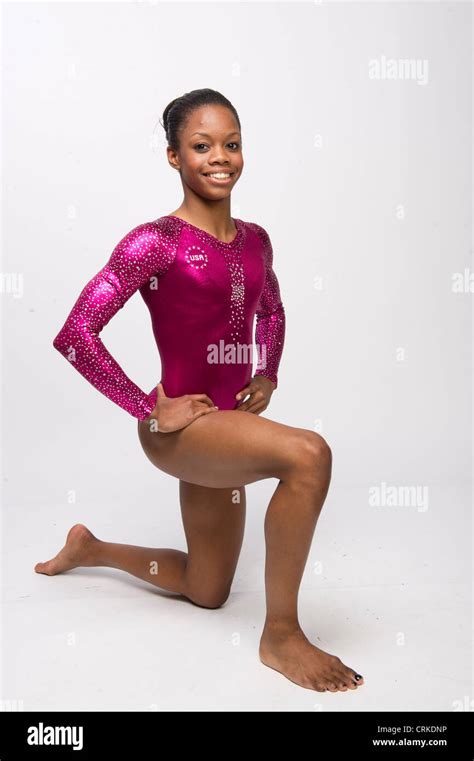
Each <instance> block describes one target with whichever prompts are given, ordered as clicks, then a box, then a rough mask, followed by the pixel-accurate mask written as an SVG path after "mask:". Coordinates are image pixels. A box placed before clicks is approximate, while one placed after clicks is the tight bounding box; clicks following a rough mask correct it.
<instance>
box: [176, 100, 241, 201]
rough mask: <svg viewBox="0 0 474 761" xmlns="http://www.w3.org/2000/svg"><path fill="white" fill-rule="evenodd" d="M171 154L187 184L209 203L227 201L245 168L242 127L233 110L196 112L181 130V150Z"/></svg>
mask: <svg viewBox="0 0 474 761" xmlns="http://www.w3.org/2000/svg"><path fill="white" fill-rule="evenodd" d="M167 154H168V161H169V163H170V164H171V165H172V166H173V167H175V168H176V169H178V170H179V173H180V175H181V180H182V182H183V185H187V186H188V187H189V188H191V189H192V190H193V191H194V192H195V193H196V194H197V195H199V196H201V197H203V198H206V199H208V200H220V199H222V198H226V197H227V196H228V195H230V192H231V190H232V188H233V187H234V185H235V183H236V182H237V180H238V178H239V177H240V175H241V172H242V169H243V166H244V159H243V156H242V140H241V136H240V131H239V125H238V124H237V122H236V120H235V117H234V115H233V113H232V111H231V110H230V109H229V108H226V107H225V106H220V105H208V106H200V107H199V108H196V109H194V111H192V113H191V115H190V116H189V118H188V120H187V122H186V124H185V126H184V128H183V129H182V130H181V133H180V137H179V151H178V152H176V151H174V150H173V149H172V148H167ZM212 174H214V175H215V174H218V175H226V176H225V177H220V176H218V177H212V176H210V175H212ZM227 175H229V176H227Z"/></svg>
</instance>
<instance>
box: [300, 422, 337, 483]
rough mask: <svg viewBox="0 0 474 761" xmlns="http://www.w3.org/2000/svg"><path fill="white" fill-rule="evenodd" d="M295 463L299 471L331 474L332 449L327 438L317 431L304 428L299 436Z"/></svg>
mask: <svg viewBox="0 0 474 761" xmlns="http://www.w3.org/2000/svg"><path fill="white" fill-rule="evenodd" d="M295 465H296V468H297V469H298V470H299V471H303V472H305V473H306V474H308V475H310V476H311V475H314V476H317V475H318V474H321V473H326V474H330V472H331V466H332V451H331V448H330V446H329V444H328V443H327V441H326V439H324V438H323V437H322V436H321V435H320V434H319V433H316V432H315V431H310V430H306V429H303V430H302V431H301V434H300V437H299V442H298V447H297V456H296V458H295Z"/></svg>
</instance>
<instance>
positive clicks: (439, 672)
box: [1, 476, 473, 711]
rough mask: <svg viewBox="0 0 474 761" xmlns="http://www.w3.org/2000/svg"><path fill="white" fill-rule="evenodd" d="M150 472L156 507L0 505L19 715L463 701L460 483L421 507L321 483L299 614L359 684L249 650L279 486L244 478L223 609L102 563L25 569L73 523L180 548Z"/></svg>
mask: <svg viewBox="0 0 474 761" xmlns="http://www.w3.org/2000/svg"><path fill="white" fill-rule="evenodd" d="M162 478H163V485H164V484H165V482H166V490H167V491H166V493H167V495H168V496H167V502H166V504H165V503H164V502H163V505H162V513H161V514H158V513H157V510H156V509H155V508H154V509H153V510H152V509H151V507H150V505H146V504H144V505H143V507H142V508H137V507H134V508H133V509H132V510H130V507H129V505H126V504H121V503H117V502H112V501H111V503H110V504H101V505H96V506H91V505H89V506H88V507H87V508H86V509H85V508H84V506H83V505H82V506H81V508H80V509H79V508H78V507H74V506H69V507H68V509H67V510H66V509H65V508H64V505H61V506H60V507H59V506H55V505H51V506H50V507H45V506H44V505H41V503H39V504H38V505H37V506H36V507H37V510H36V511H34V510H33V509H32V506H31V505H29V506H28V508H25V507H19V506H15V505H11V506H9V507H6V508H4V513H3V543H4V554H3V592H4V601H3V632H2V634H3V638H2V651H3V663H4V672H3V688H2V696H1V697H2V700H3V701H6V703H5V704H6V705H8V704H9V703H10V702H11V704H15V701H16V702H17V704H18V705H20V706H21V708H22V709H23V710H25V711H27V710H28V711H30V710H33V711H34V710H53V711H59V710H66V711H75V710H85V711H104V710H115V711H120V710H125V711H153V710H154V711H170V710H184V711H211V710H212V711H215V710H217V711H235V710H243V711H247V710H248V711H317V710H330V711H373V710H382V711H389V710H394V711H405V710H415V711H446V710H447V711H455V710H472V709H473V701H472V698H473V689H472V669H471V658H472V655H471V641H472V633H471V612H472V598H471V569H470V530H469V528H470V516H471V505H470V496H469V492H468V489H467V488H466V490H465V491H464V492H463V491H462V490H459V489H453V488H451V489H447V488H444V489H443V488H441V487H437V486H436V485H433V486H432V487H431V491H430V505H429V509H428V510H426V511H424V512H420V511H418V510H417V509H416V508H413V507H410V508H401V507H398V508H397V509H395V508H387V507H385V508H374V507H369V506H368V502H367V489H364V488H361V487H360V486H358V487H353V488H350V487H345V488H338V487H337V486H334V485H333V486H332V488H331V490H330V494H329V496H328V499H327V501H326V504H325V507H324V510H323V513H322V514H321V517H320V520H319V523H318V527H317V530H316V534H315V537H314V540H313V544H312V547H311V551H310V556H309V558H308V563H307V566H306V569H305V573H304V576H303V581H302V585H301V591H300V597H299V613H300V621H301V624H302V625H303V628H304V630H305V632H306V634H307V636H308V637H309V638H310V639H311V640H312V641H313V642H314V643H315V644H317V645H318V646H320V647H322V648H323V649H325V650H327V651H329V652H331V653H334V654H336V655H338V656H339V657H340V658H341V659H342V660H343V661H344V662H345V663H346V664H347V665H350V666H352V667H354V668H355V669H357V670H358V671H359V672H360V673H361V674H363V676H364V678H365V685H364V686H363V687H360V688H359V689H358V690H356V691H348V692H345V693H318V692H314V691H311V690H307V689H303V688H301V687H299V686H297V685H295V684H293V683H292V682H290V681H289V680H287V679H286V678H284V677H283V676H282V675H280V674H278V673H277V672H276V671H273V670H272V669H269V668H267V667H265V666H263V665H262V664H261V662H260V660H259V658H258V641H259V636H260V632H261V627H262V622H263V619H264V610H265V597H264V585H263V566H264V549H265V548H264V536H263V518H264V515H265V509H266V504H267V502H268V499H269V497H270V496H271V494H272V492H273V489H274V488H275V486H276V483H277V482H276V481H266V482H262V483H260V484H254V485H251V486H249V487H247V526H246V536H245V540H244V547H243V549H242V553H241V556H240V560H239V566H238V569H237V573H236V577H235V581H234V586H233V592H232V594H231V596H230V598H229V600H228V601H227V603H226V604H225V606H224V607H222V608H220V609H216V610H206V609H202V608H198V607H196V606H194V605H192V604H190V603H189V602H187V601H186V600H184V599H183V598H180V597H176V596H173V595H171V594H170V593H167V592H163V591H161V590H158V589H156V588H155V587H153V586H152V585H150V584H147V583H146V582H142V581H141V580H139V579H135V578H134V577H131V576H129V575H127V574H125V573H123V572H121V571H118V570H115V569H109V568H82V569H76V570H73V571H70V572H68V573H66V574H62V575H60V576H56V577H47V576H44V575H39V574H36V573H35V572H34V570H33V567H34V565H35V563H36V562H37V561H38V560H46V559H48V558H49V557H51V556H52V555H53V554H55V552H56V551H57V550H58V549H59V548H60V547H61V546H62V544H63V542H64V538H65V535H66V533H67V530H68V528H69V527H70V526H71V525H73V523H76V522H83V523H85V524H86V525H88V526H89V527H90V528H91V530H92V531H93V532H94V533H95V534H96V535H97V536H99V537H100V538H101V539H108V540H110V541H121V542H127V543H134V544H141V545H145V546H157V547H159V546H163V547H177V548H179V549H185V543H184V539H183V533H182V529H181V523H180V515H179V507H177V501H176V499H177V497H176V496H175V495H174V488H175V485H176V482H174V481H173V479H169V478H168V477H166V476H162ZM173 498H174V500H175V504H174V505H173V504H172V502H173ZM151 513H153V517H152V518H150V514H151ZM141 515H143V519H141ZM26 516H28V517H26ZM147 516H148V517H147ZM5 704H4V705H5Z"/></svg>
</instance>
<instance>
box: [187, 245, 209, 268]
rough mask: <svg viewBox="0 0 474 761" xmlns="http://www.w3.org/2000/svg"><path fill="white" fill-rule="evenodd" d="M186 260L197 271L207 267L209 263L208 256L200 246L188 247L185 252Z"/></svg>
mask: <svg viewBox="0 0 474 761" xmlns="http://www.w3.org/2000/svg"><path fill="white" fill-rule="evenodd" d="M184 260H185V262H186V263H187V264H190V265H191V267H194V268H195V269H197V270H202V269H203V267H207V262H208V258H207V254H206V252H205V251H204V249H202V248H201V247H200V246H188V247H187V249H186V250H185V252H184Z"/></svg>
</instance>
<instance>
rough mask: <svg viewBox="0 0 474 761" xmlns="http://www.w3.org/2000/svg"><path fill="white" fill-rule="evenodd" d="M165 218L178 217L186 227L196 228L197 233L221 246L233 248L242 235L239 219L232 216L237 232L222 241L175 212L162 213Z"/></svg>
mask: <svg viewBox="0 0 474 761" xmlns="http://www.w3.org/2000/svg"><path fill="white" fill-rule="evenodd" d="M164 216H165V217H166V219H180V220H181V222H184V224H185V225H187V226H188V227H191V228H192V229H193V230H196V231H197V232H198V234H200V235H201V236H204V237H205V238H207V239H209V240H210V241H211V242H212V243H214V244H216V243H217V244H219V246H223V247H224V248H233V246H235V245H237V244H238V243H239V241H240V238H241V237H242V225H241V224H240V220H239V219H235V218H234V217H231V219H232V221H233V223H234V225H235V226H236V228H237V232H236V234H235V236H234V237H233V238H232V240H231V241H224V240H221V239H220V238H216V236H215V235H212V234H211V233H208V232H207V230H203V229H202V227H197V226H196V225H193V224H192V223H191V222H188V221H187V219H183V218H182V217H178V216H176V214H165V215H164Z"/></svg>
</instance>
